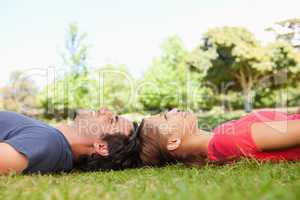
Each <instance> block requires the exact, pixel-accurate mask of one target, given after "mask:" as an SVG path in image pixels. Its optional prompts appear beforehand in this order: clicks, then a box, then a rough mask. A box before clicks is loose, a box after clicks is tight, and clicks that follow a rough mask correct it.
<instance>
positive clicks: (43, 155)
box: [6, 127, 71, 172]
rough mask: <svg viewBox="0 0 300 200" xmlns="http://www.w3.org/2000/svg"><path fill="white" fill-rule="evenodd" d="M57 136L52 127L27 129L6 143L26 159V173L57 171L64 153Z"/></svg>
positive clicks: (57, 133) (61, 142)
mask: <svg viewBox="0 0 300 200" xmlns="http://www.w3.org/2000/svg"><path fill="white" fill-rule="evenodd" d="M59 134H60V133H59V132H58V131H57V130H56V129H54V128H52V127H29V128H27V129H25V130H23V133H22V134H18V135H16V136H15V137H13V138H11V139H9V140H7V141H6V143H8V144H10V145H11V146H13V147H14V148H15V149H16V150H17V151H18V152H20V153H22V154H24V155H25V156H26V157H27V158H28V167H27V169H26V170H25V171H26V172H36V171H40V172H49V171H53V170H57V165H61V162H62V159H61V158H62V157H63V156H62V154H64V152H66V149H64V148H65V145H64V143H63V141H62V138H61V136H60V135H59ZM70 159H71V158H68V160H70ZM68 160H67V161H68Z"/></svg>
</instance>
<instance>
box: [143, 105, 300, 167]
mask: <svg viewBox="0 0 300 200" xmlns="http://www.w3.org/2000/svg"><path fill="white" fill-rule="evenodd" d="M139 129H140V140H141V141H140V142H141V152H140V158H141V159H142V162H143V163H144V164H145V165H150V166H162V165H165V164H168V163H176V162H182V163H185V164H187V165H196V166H197V165H198V166H199V165H203V164H205V163H218V164H224V163H228V162H231V161H235V160H238V159H240V158H241V157H247V158H250V159H256V160H261V161H282V160H287V161H296V160H300V114H293V115H288V114H286V113H283V112H276V111H260V112H255V113H251V114H248V115H246V116H244V117H241V118H240V119H238V120H233V121H229V122H227V123H224V124H221V125H219V126H218V127H217V128H215V129H214V130H213V132H212V133H210V132H206V131H204V130H201V129H198V127H197V117H196V116H195V115H194V114H192V113H187V112H179V111H177V110H176V109H174V110H172V111H170V112H168V113H166V114H165V115H157V116H152V117H149V118H147V119H144V120H143V122H142V124H141V125H140V128H139Z"/></svg>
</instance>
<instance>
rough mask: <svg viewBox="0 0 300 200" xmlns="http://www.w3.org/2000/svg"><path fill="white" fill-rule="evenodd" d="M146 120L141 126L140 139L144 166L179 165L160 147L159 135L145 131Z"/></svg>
mask: <svg viewBox="0 0 300 200" xmlns="http://www.w3.org/2000/svg"><path fill="white" fill-rule="evenodd" d="M143 128H144V120H143V121H142V123H141V125H140V126H139V132H141V133H139V137H140V146H141V147H140V158H141V161H142V163H143V165H147V166H164V165H166V164H174V163H177V160H176V159H175V158H173V157H172V156H171V155H170V154H169V152H168V151H167V150H166V149H163V148H162V147H161V145H160V141H159V137H162V136H159V135H157V134H154V133H151V132H148V131H145V130H143Z"/></svg>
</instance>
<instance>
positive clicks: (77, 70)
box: [39, 24, 92, 118]
mask: <svg viewBox="0 0 300 200" xmlns="http://www.w3.org/2000/svg"><path fill="white" fill-rule="evenodd" d="M85 38H86V34H85V33H80V31H79V28H78V26H77V25H76V24H70V25H69V28H68V30H67V37H66V46H65V50H64V53H63V54H62V58H63V61H64V69H63V71H64V74H63V77H58V79H57V80H55V81H54V82H53V83H50V84H49V85H47V86H46V88H45V89H44V90H43V91H42V92H41V93H40V95H39V101H40V104H41V106H42V108H43V109H44V111H45V115H46V116H48V117H53V115H54V116H58V117H63V118H65V117H67V116H68V115H69V113H70V112H71V111H72V110H74V109H76V108H89V107H90V99H91V98H92V96H91V91H90V90H91V86H92V81H91V80H90V79H89V73H88V67H87V57H88V46H87V45H86V44H85Z"/></svg>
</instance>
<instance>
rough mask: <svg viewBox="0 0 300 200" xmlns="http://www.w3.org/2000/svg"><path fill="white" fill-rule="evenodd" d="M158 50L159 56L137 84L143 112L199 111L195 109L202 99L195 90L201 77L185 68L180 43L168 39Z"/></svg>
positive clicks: (184, 56)
mask: <svg viewBox="0 0 300 200" xmlns="http://www.w3.org/2000/svg"><path fill="white" fill-rule="evenodd" d="M161 49H162V55H161V56H160V57H158V58H155V59H153V62H152V64H151V66H150V68H149V69H148V71H147V72H146V73H145V76H144V80H143V81H142V82H141V83H140V84H139V85H140V86H141V88H140V89H139V91H140V98H139V99H140V102H141V104H142V105H143V107H144V109H145V110H151V111H162V110H166V109H170V108H174V107H177V108H182V109H186V108H191V109H197V108H199V107H197V106H200V105H201V103H202V102H201V100H202V98H201V97H202V95H203V93H202V90H201V88H199V83H200V81H201V74H199V73H193V72H192V71H189V69H188V68H187V67H186V58H187V55H188V52H187V50H186V49H185V48H184V46H183V44H182V41H181V39H180V38H179V37H177V36H173V37H170V38H168V39H167V40H166V41H165V42H164V43H163V44H162V46H161ZM193 95H194V96H193ZM193 97H195V98H193Z"/></svg>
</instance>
